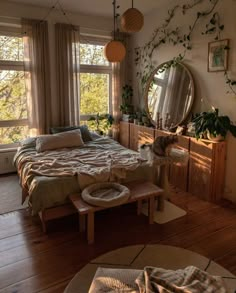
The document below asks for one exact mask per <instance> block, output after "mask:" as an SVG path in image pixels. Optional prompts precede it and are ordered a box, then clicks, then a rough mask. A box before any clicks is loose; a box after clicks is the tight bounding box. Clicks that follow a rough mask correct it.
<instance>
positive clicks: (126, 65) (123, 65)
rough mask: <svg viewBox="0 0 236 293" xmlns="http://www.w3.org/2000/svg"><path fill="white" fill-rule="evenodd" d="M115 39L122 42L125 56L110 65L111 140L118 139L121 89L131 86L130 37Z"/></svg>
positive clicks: (122, 34) (122, 35)
mask: <svg viewBox="0 0 236 293" xmlns="http://www.w3.org/2000/svg"><path fill="white" fill-rule="evenodd" d="M117 34H118V35H117V39H118V40H120V41H122V42H123V44H124V45H125V48H126V55H125V58H124V60H123V61H122V62H120V63H112V75H113V76H112V83H113V84H112V115H113V117H114V125H113V138H114V139H116V140H118V139H119V121H120V120H121V112H120V110H119V107H120V104H121V103H122V87H123V86H124V85H125V84H131V71H130V69H131V64H130V62H131V58H130V54H131V48H130V35H128V34H125V33H121V32H119V33H117Z"/></svg>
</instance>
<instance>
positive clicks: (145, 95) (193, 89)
mask: <svg viewBox="0 0 236 293" xmlns="http://www.w3.org/2000/svg"><path fill="white" fill-rule="evenodd" d="M166 63H168V61H167V62H163V63H161V64H160V65H159V66H157V67H156V68H155V69H154V70H153V71H152V73H151V75H150V76H149V78H148V80H147V84H146V88H145V91H144V107H145V110H146V113H147V116H148V118H149V120H150V122H151V123H152V125H153V126H155V127H156V126H157V125H156V121H154V120H153V119H152V117H151V115H150V112H149V109H148V92H149V87H150V84H151V82H152V80H153V77H154V75H155V74H156V72H157V69H160V68H161V67H162V66H164V65H165V64H166ZM178 64H179V65H181V66H182V67H183V68H184V69H185V70H186V71H187V73H188V75H189V78H190V84H191V87H192V100H191V102H190V105H189V109H188V111H187V112H186V114H185V116H184V118H183V119H182V120H181V121H179V122H178V124H176V125H173V128H174V127H177V126H178V125H180V124H181V123H182V122H183V121H184V120H185V119H186V118H187V117H188V115H189V113H190V111H191V109H192V106H193V102H194V98H195V88H194V82H193V77H192V74H191V72H190V71H189V69H188V68H187V67H186V65H184V64H183V63H181V62H179V63H178Z"/></svg>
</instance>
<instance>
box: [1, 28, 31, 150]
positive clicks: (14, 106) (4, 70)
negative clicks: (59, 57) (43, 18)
mask: <svg viewBox="0 0 236 293" xmlns="http://www.w3.org/2000/svg"><path fill="white" fill-rule="evenodd" d="M27 124H28V120H27V98H26V90H25V80H24V64H23V39H22V37H21V35H20V32H17V31H16V29H14V31H11V30H8V31H7V32H4V30H3V28H0V146H2V145H5V144H12V143H16V142H18V141H20V140H21V139H23V138H25V137H26V136H27V132H28V127H27Z"/></svg>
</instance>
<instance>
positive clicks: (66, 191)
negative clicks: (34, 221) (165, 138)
mask: <svg viewBox="0 0 236 293" xmlns="http://www.w3.org/2000/svg"><path fill="white" fill-rule="evenodd" d="M73 132H76V131H75V130H69V131H66V133H67V134H66V135H67V136H68V135H69V133H73ZM78 133H79V132H78V131H77V134H78ZM60 135H61V133H59V134H53V135H47V136H40V137H35V138H30V139H28V140H26V141H24V142H23V143H22V144H21V147H19V149H18V151H17V153H16V155H15V159H14V162H15V165H16V167H17V171H18V175H19V178H20V184H21V187H22V202H24V201H25V199H26V198H27V197H28V198H29V205H30V207H31V210H32V215H37V214H38V215H39V216H40V218H41V221H42V224H43V230H46V221H48V220H50V219H53V218H58V217H62V216H65V215H68V214H70V213H72V212H75V211H74V209H73V207H72V205H71V204H70V203H69V200H68V196H69V195H70V194H75V193H80V192H81V190H83V189H84V188H85V187H87V186H88V185H90V184H92V183H95V182H107V181H116V182H121V183H122V182H129V181H133V180H139V179H143V178H144V176H145V179H146V180H150V181H154V177H155V175H154V174H153V168H152V167H151V166H150V165H149V164H148V163H147V161H146V160H144V159H142V158H141V157H140V154H139V153H137V152H135V151H132V150H129V149H127V148H125V147H123V146H121V145H120V144H119V143H118V142H116V141H114V140H113V139H110V138H108V137H99V136H92V135H91V137H90V138H91V139H85V138H84V140H83V139H82V144H81V145H80V144H78V145H76V146H71V144H70V143H68V142H69V139H70V138H69V139H68V138H65V137H66V136H65V137H63V135H62V137H63V143H62V145H60V141H59V140H58V141H57V142H56V146H55V148H54V147H50V148H49V149H47V148H46V149H44V148H43V147H42V148H41V149H40V148H39V147H38V142H39V141H40V140H43V138H44V137H45V139H46V140H52V139H55V138H58V136H60ZM80 135H81V133H80ZM81 138H83V137H81ZM67 144H68V145H69V146H70V147H68V146H67ZM41 145H42V144H41ZM49 145H50V143H49ZM72 145H73V143H72ZM61 146H62V147H61Z"/></svg>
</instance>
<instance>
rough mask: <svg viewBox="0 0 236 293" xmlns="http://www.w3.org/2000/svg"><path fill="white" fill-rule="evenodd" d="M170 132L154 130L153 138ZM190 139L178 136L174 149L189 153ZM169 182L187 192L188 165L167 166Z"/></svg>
mask: <svg viewBox="0 0 236 293" xmlns="http://www.w3.org/2000/svg"><path fill="white" fill-rule="evenodd" d="M170 134H171V133H170V132H167V131H163V130H158V129H156V130H155V138H156V137H157V136H166V135H170ZM189 141H190V138H189V137H187V136H178V143H176V144H175V147H176V148H179V149H181V150H184V151H187V152H189ZM168 173H169V182H170V183H171V184H173V185H174V186H176V187H178V188H180V189H181V190H183V191H187V190H188V164H187V165H184V166H183V165H175V164H173V165H171V166H169V171H168Z"/></svg>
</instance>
